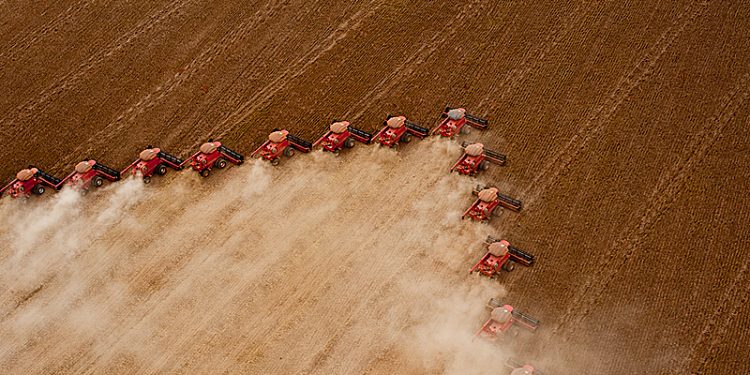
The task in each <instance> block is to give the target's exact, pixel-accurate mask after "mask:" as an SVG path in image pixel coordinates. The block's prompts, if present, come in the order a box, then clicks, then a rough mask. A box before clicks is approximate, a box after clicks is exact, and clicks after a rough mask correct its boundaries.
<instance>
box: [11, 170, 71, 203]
mask: <svg viewBox="0 0 750 375" xmlns="http://www.w3.org/2000/svg"><path fill="white" fill-rule="evenodd" d="M61 186H62V180H61V179H59V178H57V177H53V176H51V175H49V174H47V173H45V172H44V171H42V170H41V169H39V168H36V167H34V166H33V165H30V166H29V167H28V168H27V169H22V170H21V171H19V172H18V173H16V178H15V179H14V180H13V181H11V182H10V183H9V184H7V185H5V186H4V187H3V188H2V189H0V197H2V196H3V194H8V195H10V196H11V197H13V198H19V197H24V198H25V197H28V196H30V195H31V194H34V195H42V194H44V192H45V191H46V190H47V187H50V188H52V189H55V190H58V189H60V187H61Z"/></svg>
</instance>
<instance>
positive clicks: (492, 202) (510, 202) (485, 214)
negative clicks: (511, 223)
mask: <svg viewBox="0 0 750 375" xmlns="http://www.w3.org/2000/svg"><path fill="white" fill-rule="evenodd" d="M472 194H474V195H476V196H477V199H476V201H474V204H472V205H471V207H469V209H468V210H466V212H464V215H463V216H461V219H465V218H466V217H467V216H468V217H470V218H472V219H473V220H476V221H483V222H488V221H489V220H490V219H491V218H492V215H493V214H494V213H495V209H496V208H497V207H499V206H501V207H504V208H507V209H509V210H511V211H515V212H520V211H521V208H522V203H521V201H519V200H517V199H513V198H511V197H508V196H507V195H503V194H500V193H498V189H497V188H495V187H489V186H482V185H477V187H476V188H474V191H472Z"/></svg>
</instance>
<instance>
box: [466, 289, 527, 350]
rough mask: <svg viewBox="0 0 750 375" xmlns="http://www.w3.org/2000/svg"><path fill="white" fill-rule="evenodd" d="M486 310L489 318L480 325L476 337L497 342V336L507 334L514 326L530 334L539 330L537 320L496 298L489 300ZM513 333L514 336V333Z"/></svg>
mask: <svg viewBox="0 0 750 375" xmlns="http://www.w3.org/2000/svg"><path fill="white" fill-rule="evenodd" d="M487 308H489V309H490V311H491V312H490V318H489V319H487V321H486V322H485V323H484V325H482V328H481V329H480V330H479V331H478V332H477V333H476V336H479V337H484V338H487V339H489V340H497V338H498V335H500V334H503V333H505V332H507V331H508V330H510V328H511V327H513V326H514V325H518V326H521V327H523V328H526V329H528V330H530V331H532V332H533V331H536V329H537V328H539V321H538V320H537V319H535V318H533V317H532V316H530V315H528V314H526V313H523V312H520V311H518V310H516V309H514V308H513V306H511V305H505V304H503V303H502V302H500V300H498V299H497V298H490V300H489V302H488V303H487ZM513 333H514V334H515V333H516V332H513Z"/></svg>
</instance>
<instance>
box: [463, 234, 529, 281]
mask: <svg viewBox="0 0 750 375" xmlns="http://www.w3.org/2000/svg"><path fill="white" fill-rule="evenodd" d="M485 244H486V245H487V253H486V254H484V256H483V257H482V258H481V259H479V262H477V264H475V265H474V267H472V268H471V269H470V270H469V273H470V274H471V273H474V272H476V273H477V274H478V275H484V276H487V277H489V278H492V277H495V276H497V275H499V274H500V272H501V271H506V272H510V271H513V269H514V268H515V263H518V264H520V265H522V266H526V267H531V266H532V265H533V264H534V256H533V255H531V254H529V253H527V252H525V251H523V250H521V249H519V248H517V247H514V246H511V244H510V243H509V242H508V241H506V240H498V239H496V238H494V237H492V236H487V239H486V240H485Z"/></svg>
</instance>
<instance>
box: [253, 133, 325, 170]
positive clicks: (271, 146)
mask: <svg viewBox="0 0 750 375" xmlns="http://www.w3.org/2000/svg"><path fill="white" fill-rule="evenodd" d="M312 147H313V145H312V144H311V143H310V142H308V141H306V140H304V139H302V138H298V137H295V136H293V135H291V134H289V132H288V131H286V130H279V129H274V130H273V132H272V133H271V134H269V135H268V140H267V141H265V142H264V143H263V144H262V145H261V146H260V147H258V149H256V150H255V151H253V153H252V156H253V157H256V156H260V157H261V158H263V160H268V161H270V162H271V165H279V161H280V158H281V155H284V156H286V157H288V158H290V157H292V156H294V150H295V149H297V150H299V151H300V152H305V153H307V152H310V150H312Z"/></svg>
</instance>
